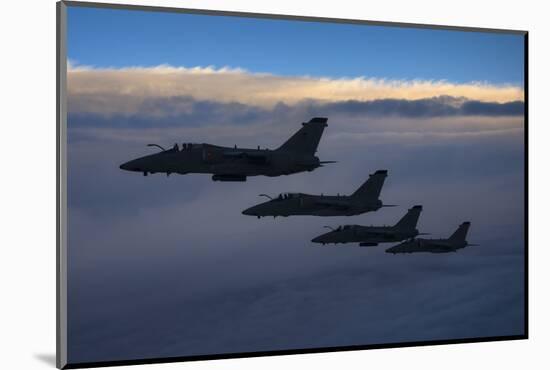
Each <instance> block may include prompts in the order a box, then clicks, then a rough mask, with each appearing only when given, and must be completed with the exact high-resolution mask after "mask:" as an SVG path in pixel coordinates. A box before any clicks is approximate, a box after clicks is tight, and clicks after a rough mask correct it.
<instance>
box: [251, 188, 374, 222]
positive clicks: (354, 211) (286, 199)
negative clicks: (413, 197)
mask: <svg viewBox="0 0 550 370" xmlns="http://www.w3.org/2000/svg"><path fill="white" fill-rule="evenodd" d="M381 207H382V202H381V201H380V200H377V199H376V200H364V201H361V200H358V199H357V198H353V197H351V196H346V195H311V194H303V193H289V194H281V195H279V196H278V197H277V198H274V199H272V200H269V201H267V202H264V203H260V204H258V205H256V206H253V207H250V208H248V209H245V210H244V211H243V212H242V213H243V214H244V215H249V216H257V217H266V216H274V217H276V216H282V217H287V216H304V215H310V216H354V215H360V214H362V213H365V212H372V211H377V210H378V209H380V208H381Z"/></svg>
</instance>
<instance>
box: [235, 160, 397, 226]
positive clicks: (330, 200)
mask: <svg viewBox="0 0 550 370" xmlns="http://www.w3.org/2000/svg"><path fill="white" fill-rule="evenodd" d="M387 175H388V171H387V170H379V171H376V172H375V173H374V174H372V175H370V176H369V179H368V180H367V181H365V183H364V184H363V185H361V187H359V189H357V191H355V193H353V194H352V195H322V194H321V195H311V194H304V193H286V194H279V196H277V197H275V198H273V197H270V196H269V195H267V194H260V196H264V197H267V198H269V200H268V201H267V202H264V203H260V204H258V205H255V206H253V207H250V208H248V209H245V210H244V211H243V212H242V213H243V214H244V215H249V216H256V217H258V218H260V217H264V216H273V217H277V216H283V217H287V216H296V215H309V216H353V215H359V214H361V213H365V212H372V211H377V210H379V209H380V208H382V207H393V205H383V204H382V201H381V200H379V199H378V197H379V195H380V191H381V190H382V185H384V180H385V179H386V176H387Z"/></svg>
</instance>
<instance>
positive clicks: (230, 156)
mask: <svg viewBox="0 0 550 370" xmlns="http://www.w3.org/2000/svg"><path fill="white" fill-rule="evenodd" d="M302 125H303V127H301V128H300V129H299V130H298V131H297V132H296V133H295V134H294V135H292V137H290V139H288V140H287V141H286V142H285V143H284V144H283V145H281V146H280V147H279V148H277V149H275V150H270V149H260V147H258V148H257V149H246V148H237V146H235V147H233V148H231V147H223V146H216V145H211V144H183V145H182V148H181V150H180V148H179V146H178V144H175V145H174V147H173V148H171V149H164V148H163V147H161V146H160V145H157V144H148V146H156V147H158V148H160V149H161V150H162V151H161V152H159V153H155V154H151V155H147V156H144V157H141V158H137V159H134V160H132V161H129V162H126V163H124V164H122V165H120V168H121V169H122V170H126V171H133V172H142V173H143V175H144V176H147V175H148V174H155V173H166V174H167V175H170V174H172V173H177V174H180V175H185V174H188V173H209V174H212V175H213V176H212V180H213V181H246V178H247V176H259V175H263V176H280V175H290V174H293V173H299V172H304V171H313V170H314V169H316V168H318V167H322V166H323V164H326V163H334V161H324V162H323V161H320V160H319V158H317V157H316V156H315V152H316V151H317V146H318V145H319V141H320V140H321V135H322V134H323V130H324V129H325V127H327V118H321V117H315V118H312V119H311V120H310V121H309V122H307V123H303V124H302Z"/></svg>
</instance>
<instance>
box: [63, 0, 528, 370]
mask: <svg viewBox="0 0 550 370" xmlns="http://www.w3.org/2000/svg"><path fill="white" fill-rule="evenodd" d="M61 6H66V7H86V8H103V9H118V10H136V11H150V12H162V13H185V14H197V15H211V16H231V17H245V18H256V19H258V18H260V19H279V20H294V21H305V22H328V23H342V24H358V25H371V26H384V27H400V28H417V29H418V28H421V29H435V30H449V31H462V32H485V33H504V34H516V35H523V39H524V86H523V88H524V230H523V232H524V243H525V244H524V292H525V294H524V334H521V335H510V336H494V337H473V338H460V339H446V340H432V341H412V342H397V343H383V344H368V345H353V346H337V347H320V348H302V349H289V350H274V351H258V352H238V353H220V354H212V355H196V356H177V357H160V358H143V359H131V360H115V361H98V362H79V363H68V362H67V363H63V362H64V359H61V358H60V353H63V354H65V356H63V357H68V356H66V355H67V348H60V347H63V343H64V342H65V343H66V341H67V333H66V329H67V328H61V327H60V322H61V316H62V315H63V314H65V315H66V314H67V312H66V307H62V306H61V303H62V300H61V297H62V296H65V297H66V292H65V291H61V290H62V289H63V286H62V282H61V281H60V280H61V279H62V277H63V276H62V275H61V267H62V266H61V265H60V261H61V259H60V255H62V254H64V253H65V252H66V251H64V250H63V249H62V247H63V246H62V243H61V239H62V237H61V236H62V234H63V232H66V231H67V230H62V225H61V220H62V219H63V214H65V215H66V213H67V210H66V209H64V207H63V206H64V205H66V204H64V203H63V200H64V197H65V196H66V194H62V193H61V191H60V190H62V182H63V180H64V179H63V178H62V176H63V174H64V171H63V170H62V169H61V168H59V167H60V163H61V162H60V158H61V156H62V147H63V146H64V145H63V142H62V140H64V139H66V138H64V137H62V136H63V135H62V132H63V129H64V127H63V125H64V124H65V123H66V121H65V118H66V117H63V116H62V115H63V114H65V116H66V112H62V106H63V105H64V104H65V102H63V98H64V97H65V90H64V88H65V86H63V85H62V84H61V78H62V76H61V72H62V69H61V67H60V66H61V65H62V63H63V62H62V58H63V57H65V59H66V57H67V56H66V55H62V54H64V53H65V50H64V43H61V42H60V40H61V38H62V37H66V34H62V33H63V32H62V31H61V29H62V28H61V27H60V24H61V23H62V22H65V23H64V24H65V25H66V19H62V18H63V15H62V12H61V11H60V10H59V9H60V7H61ZM56 9H57V10H56V20H57V22H56V27H57V32H56V33H57V35H56V47H57V51H56V55H57V61H56V83H57V85H56V89H57V94H56V112H57V117H56V121H57V136H56V138H57V139H56V140H57V145H56V157H57V166H56V167H57V168H56V171H57V183H56V189H57V190H56V203H57V209H56V220H57V226H56V228H57V230H56V238H57V242H56V244H57V260H56V262H57V266H56V293H57V308H56V360H57V367H58V368H59V369H80V368H93V367H107V366H125V365H145V364H159V363H173V362H187V361H205V360H221V359H234V358H250V357H266V356H283V355H296V354H313V353H323V352H325V353H326V352H343V351H358V350H366V349H385V348H406V347H420V346H434V345H447V344H466V343H484V342H497V341H509V340H524V339H528V338H529V243H528V242H529V235H528V234H529V196H528V195H529V176H528V175H529V129H528V128H529V121H528V110H529V109H528V108H529V104H528V95H529V73H528V72H529V32H528V31H525V30H508V29H496V28H482V27H479V28H478V27H460V26H448V25H432V24H424V23H401V22H384V21H371V20H358V19H342V18H326V17H313V16H298V15H283V14H267V13H250V12H233V11H220V10H205V9H189V8H175V7H162V6H147V5H131V4H112V3H98V2H83V1H60V2H58V3H57V8H56ZM65 14H66V13H65ZM60 44H63V48H61V47H60ZM65 267H66V266H65Z"/></svg>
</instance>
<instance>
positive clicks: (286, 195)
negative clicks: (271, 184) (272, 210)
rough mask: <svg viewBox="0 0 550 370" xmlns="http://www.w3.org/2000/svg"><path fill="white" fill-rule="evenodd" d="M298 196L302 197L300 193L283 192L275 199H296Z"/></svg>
mask: <svg viewBox="0 0 550 370" xmlns="http://www.w3.org/2000/svg"><path fill="white" fill-rule="evenodd" d="M296 198H300V194H299V193H281V194H279V196H278V197H277V198H275V199H274V200H285V199H296Z"/></svg>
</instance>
